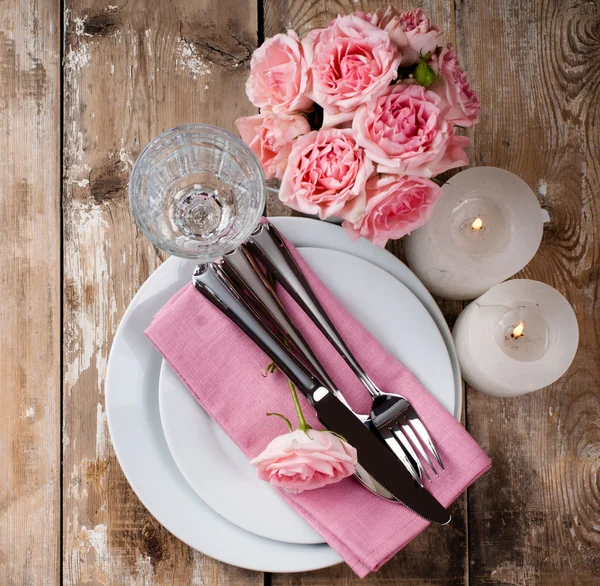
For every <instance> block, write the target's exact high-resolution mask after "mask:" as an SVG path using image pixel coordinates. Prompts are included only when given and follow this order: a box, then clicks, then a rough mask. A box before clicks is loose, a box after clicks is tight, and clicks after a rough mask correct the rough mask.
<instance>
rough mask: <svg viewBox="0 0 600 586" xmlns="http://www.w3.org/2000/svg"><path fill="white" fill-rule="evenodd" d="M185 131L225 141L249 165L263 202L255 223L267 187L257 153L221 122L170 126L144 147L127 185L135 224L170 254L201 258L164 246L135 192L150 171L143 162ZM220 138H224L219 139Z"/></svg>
mask: <svg viewBox="0 0 600 586" xmlns="http://www.w3.org/2000/svg"><path fill="white" fill-rule="evenodd" d="M182 135H184V136H185V135H187V136H198V137H201V138H202V137H206V143H207V146H208V147H210V146H211V145H212V146H215V147H217V148H219V147H220V146H223V144H222V143H226V144H227V146H228V147H230V149H229V155H230V156H231V157H232V158H233V159H235V160H237V163H238V165H241V166H248V167H249V175H250V177H249V179H250V180H251V181H253V182H254V181H256V184H257V185H256V187H257V190H258V193H257V194H256V195H257V197H258V201H259V202H260V206H258V207H257V212H256V221H255V224H256V223H258V221H259V220H260V218H261V216H262V215H263V214H264V207H265V205H266V192H267V188H266V181H265V174H264V170H263V167H262V165H261V163H260V161H259V160H258V158H257V156H256V155H255V154H254V153H253V152H252V150H251V149H250V148H249V147H248V145H246V143H244V142H243V141H242V140H241V139H240V138H239V137H237V136H235V135H234V134H232V133H231V132H229V131H228V130H225V129H223V128H220V127H218V126H213V125H211V124H200V123H193V124H182V125H179V126H174V127H173V128H169V129H168V130H165V131H164V132H162V133H161V134H159V135H157V136H156V137H154V138H153V139H152V140H151V141H150V142H149V143H148V144H147V145H146V146H145V147H144V149H143V150H142V152H141V153H140V155H139V156H138V158H137V159H136V161H135V163H134V165H133V168H132V171H131V175H130V177H129V185H128V200H129V207H130V210H131V212H132V215H133V218H134V220H135V223H136V225H137V226H138V228H139V229H140V230H141V231H142V233H143V234H144V236H145V237H146V238H148V239H149V240H150V241H151V242H152V244H153V245H154V246H157V247H158V248H160V249H161V250H164V251H165V252H167V253H168V254H171V255H174V256H178V257H181V258H200V257H201V255H196V254H188V253H186V252H185V251H184V250H181V249H180V248H179V247H178V248H174V247H172V246H165V243H164V242H158V241H157V239H156V237H155V235H154V234H152V231H151V230H148V226H147V225H146V222H145V221H144V220H143V218H142V216H141V215H140V214H139V213H138V212H139V211H140V201H139V197H138V196H137V195H136V193H137V192H138V191H139V190H140V189H141V188H142V186H143V184H144V176H145V175H147V173H142V170H143V168H144V166H153V164H154V163H155V161H156V160H157V159H158V158H159V157H160V155H161V154H162V152H163V148H161V147H164V146H166V145H168V144H169V142H170V141H171V140H172V139H174V138H175V137H177V136H182ZM218 139H221V140H220V141H219V140H218ZM182 146H183V147H185V143H182ZM248 235H249V233H248ZM244 239H245V238H242V239H241V240H239V242H236V244H235V246H238V245H239V244H241V243H242V242H243V240H244ZM237 240H238V238H236V239H234V241H237ZM235 246H234V248H235ZM228 248H229V247H228Z"/></svg>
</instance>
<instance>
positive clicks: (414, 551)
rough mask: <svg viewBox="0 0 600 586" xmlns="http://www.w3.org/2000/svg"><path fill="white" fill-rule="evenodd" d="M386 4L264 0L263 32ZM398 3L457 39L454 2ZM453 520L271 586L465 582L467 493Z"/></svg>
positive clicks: (274, 204)
mask: <svg viewBox="0 0 600 586" xmlns="http://www.w3.org/2000/svg"><path fill="white" fill-rule="evenodd" d="M385 4H386V3H385V2H384V3H381V2H378V1H376V0H373V1H369V2H354V1H353V0H344V1H336V2H322V1H320V0H313V1H310V2H304V1H299V0H298V1H292V2H288V1H285V2H283V1H279V0H265V2H264V14H265V36H267V37H268V36H273V35H275V34H277V33H278V32H283V31H285V30H287V29H288V28H291V29H294V30H295V31H296V32H297V33H298V34H300V35H302V34H304V33H306V32H307V31H309V30H310V29H312V28H315V27H322V26H326V25H327V24H328V23H329V22H330V21H331V19H332V18H334V17H335V16H337V14H348V13H350V12H352V11H353V10H359V9H360V10H364V11H366V12H369V11H372V10H375V9H376V8H378V7H380V6H384V5H385ZM394 4H395V5H396V6H397V7H398V8H401V9H410V8H414V7H416V6H418V5H421V6H422V7H423V8H424V9H425V10H426V11H427V12H428V14H429V15H430V17H431V19H432V20H433V21H434V22H436V23H437V24H439V25H440V26H441V27H442V28H443V29H444V31H445V32H446V37H445V38H446V40H447V41H448V42H454V40H455V38H454V10H453V6H452V4H451V3H447V2H442V1H435V0H431V1H429V2H421V3H417V2H410V1H403V2H395V3H394ZM268 212H269V214H271V215H280V214H283V213H289V210H286V208H283V207H282V205H281V203H280V202H278V201H277V200H275V199H274V198H271V199H270V201H269V204H268ZM389 249H390V250H391V251H392V252H393V253H394V254H396V255H397V256H400V257H402V245H401V243H394V244H392V245H390V247H389ZM447 309H448V314H449V315H450V314H452V315H454V316H455V315H457V314H458V312H459V311H460V304H457V303H452V304H448V307H447ZM452 515H453V521H452V525H451V526H450V527H430V528H429V529H428V530H427V531H425V532H424V533H423V534H421V535H419V536H418V537H417V538H416V539H415V540H414V541H413V542H412V543H410V544H409V545H408V546H407V547H406V548H404V550H403V551H401V552H400V553H398V555H397V556H396V557H395V558H394V559H393V560H392V561H390V562H389V563H388V564H386V565H385V566H384V567H383V568H382V569H381V570H380V571H379V572H377V574H374V575H371V576H369V577H367V578H365V579H364V580H359V579H358V578H357V577H356V576H355V575H354V573H353V572H352V571H351V570H350V569H349V568H348V567H347V566H346V565H340V566H337V567H335V568H330V569H327V570H321V571H318V572H308V573H305V574H275V575H273V576H272V583H273V585H277V586H284V585H286V586H292V585H294V586H300V585H302V586H331V585H332V584H344V585H348V586H349V585H351V584H357V585H358V584H365V585H368V584H395V583H403V584H404V583H407V584H408V583H411V584H445V585H446V584H447V585H453V584H456V585H458V584H465V583H466V582H467V572H468V564H467V517H466V515H467V513H466V495H463V496H462V497H461V498H460V499H459V500H458V501H457V502H456V503H455V504H454V505H453V507H452Z"/></svg>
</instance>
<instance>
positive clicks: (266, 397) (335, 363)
mask: <svg viewBox="0 0 600 586" xmlns="http://www.w3.org/2000/svg"><path fill="white" fill-rule="evenodd" d="M294 254H295V256H296V258H297V260H298V262H299V264H300V266H301V267H302V269H303V271H304V273H305V275H306V276H307V278H308V280H309V282H310V284H311V286H312V287H313V288H314V290H315V293H316V294H317V296H318V298H319V300H320V301H321V303H322V304H323V307H324V308H325V309H326V311H327V313H328V314H329V316H330V317H331V319H332V321H333V323H334V325H335V326H336V327H337V328H338V329H339V331H340V333H341V335H342V337H343V338H344V340H345V341H346V342H347V344H348V346H349V348H350V350H351V351H352V352H353V353H354V354H355V356H356V357H357V358H358V360H359V361H360V363H361V364H363V365H364V366H365V368H366V370H367V371H368V372H369V374H370V376H371V377H372V378H373V380H374V381H375V383H376V384H377V385H379V386H380V387H381V388H382V389H384V390H385V391H387V392H392V393H400V394H402V395H404V396H406V397H407V398H408V399H409V401H410V402H411V403H412V404H413V405H414V407H415V408H416V410H417V412H418V413H419V416H420V417H421V419H422V420H423V421H424V423H425V425H426V426H427V427H428V430H429V431H430V433H431V435H432V436H433V438H434V441H435V443H436V446H437V447H438V449H439V451H440V455H441V457H442V459H443V461H444V464H445V466H446V471H445V472H444V473H442V474H441V475H440V477H439V478H435V480H434V481H433V482H432V483H428V484H427V487H428V489H429V490H431V492H432V493H433V494H434V496H435V497H436V498H437V499H438V500H439V501H440V502H441V503H442V504H443V505H444V506H449V505H450V503H452V502H453V501H454V500H455V499H456V498H457V497H458V495H459V494H461V493H462V492H463V491H464V490H465V489H466V488H467V487H468V486H469V484H471V483H472V482H473V481H474V480H475V479H476V478H478V477H479V476H480V475H481V474H483V473H484V472H485V471H486V470H488V468H489V467H490V461H489V459H488V457H487V456H486V455H485V453H484V452H483V451H482V450H481V448H480V447H479V446H478V445H477V443H476V442H475V440H473V438H472V437H471V436H470V435H469V434H468V433H467V432H466V431H465V429H464V428H463V427H462V426H461V425H460V423H459V422H458V421H456V419H454V417H452V415H450V414H449V413H448V412H447V411H446V410H445V409H444V408H443V407H442V406H441V405H440V404H439V403H438V402H437V401H436V400H435V399H434V398H433V397H432V396H431V395H430V394H429V393H428V392H427V391H426V390H425V389H424V388H423V386H422V385H421V384H420V383H419V382H418V381H417V380H416V379H415V377H414V376H413V375H412V373H411V372H410V371H409V370H408V369H407V368H405V367H404V366H403V365H402V364H400V363H399V362H398V361H397V360H396V359H395V358H393V357H392V356H390V355H389V354H388V353H387V352H386V351H385V350H384V349H383V348H382V347H381V345H380V344H379V342H378V341H377V340H376V339H375V338H374V337H373V336H372V335H371V334H370V333H369V332H368V331H367V330H366V329H365V328H364V327H363V326H362V325H360V324H359V323H358V322H357V321H356V320H355V319H354V318H353V317H352V316H351V315H350V314H349V313H348V311H347V310H346V309H345V308H344V307H343V306H342V305H341V303H340V302H339V301H338V300H337V299H336V298H335V297H334V296H333V295H332V294H331V292H330V291H329V290H328V289H327V288H326V287H325V286H324V285H323V284H322V283H321V282H320V281H319V280H318V279H317V277H316V276H315V275H314V274H313V273H312V271H311V270H310V269H309V268H308V266H307V265H306V263H305V262H304V260H303V259H302V258H301V257H300V255H299V254H298V252H297V251H294ZM282 297H283V298H284V303H285V305H286V307H287V309H288V310H289V312H290V313H291V314H292V317H293V318H294V319H295V321H296V323H297V324H298V325H299V327H300V330H301V331H302V333H303V334H304V335H305V336H306V338H307V340H308V342H309V343H310V345H311V347H312V348H313V350H314V352H315V354H316V355H317V356H318V358H319V359H320V360H321V362H322V363H323V365H324V366H325V368H326V370H327V371H328V372H329V373H330V374H331V376H332V378H333V379H334V381H335V382H336V383H337V384H338V386H339V388H340V389H342V391H343V393H344V396H345V397H346V399H347V400H348V402H349V403H350V405H351V406H352V407H353V408H354V409H355V410H356V411H360V412H363V413H368V412H369V411H370V397H369V394H368V393H367V391H366V390H365V389H364V387H363V386H362V385H361V383H360V382H359V381H358V379H357V378H356V377H355V376H354V374H353V373H352V372H351V371H350V369H349V368H348V367H347V366H346V364H345V362H344V361H343V359H342V358H341V357H340V356H339V355H338V354H337V353H336V352H335V350H333V348H332V347H331V345H330V344H329V343H328V342H327V340H326V339H325V338H324V337H323V336H322V334H321V333H320V332H319V331H318V330H317V328H316V327H315V326H314V325H313V324H312V322H311V321H310V319H309V318H308V317H307V316H306V315H305V314H304V313H303V312H302V311H301V310H300V309H299V308H298V307H297V306H296V305H295V303H294V302H293V301H292V300H291V299H290V298H289V297H287V296H286V295H285V294H283V295H282ZM146 334H147V336H148V338H149V339H150V340H151V341H152V343H153V344H154V345H155V346H156V348H157V349H158V351H159V352H160V353H161V354H162V356H163V357H164V358H165V360H167V362H168V363H169V364H170V365H171V367H172V368H173V369H174V370H175V372H177V374H178V375H179V377H180V378H181V380H182V381H183V382H184V383H185V384H186V386H187V387H188V389H189V390H190V391H191V393H192V394H193V395H194V397H196V399H197V400H198V402H199V403H200V404H201V405H202V407H203V408H204V409H205V410H206V411H207V412H208V413H209V415H210V416H211V417H212V418H214V420H215V421H217V423H218V424H219V425H220V426H221V427H222V428H223V429H224V430H225V432H226V433H227V434H228V435H229V436H230V437H231V438H232V439H233V441H234V442H235V443H236V444H237V445H238V446H239V448H240V449H241V450H242V451H243V452H244V453H245V454H246V456H247V457H248V458H253V457H255V456H257V455H258V454H259V453H260V452H262V451H263V450H264V448H265V447H266V446H267V444H268V443H269V442H270V441H271V440H272V439H273V438H274V437H275V436H277V435H280V434H282V433H285V432H286V429H285V426H284V425H283V424H282V422H281V420H280V419H279V418H277V417H267V416H266V413H267V412H272V411H277V412H280V413H283V414H284V415H286V416H287V417H288V419H290V420H291V421H292V422H293V421H296V418H295V411H294V407H293V404H292V399H291V397H290V393H289V390H288V388H287V385H286V383H285V378H284V376H283V375H282V374H281V373H276V374H274V375H270V376H268V377H265V376H264V371H265V367H266V366H267V364H268V363H269V362H270V360H269V358H268V357H267V356H266V355H265V354H263V352H262V351H261V350H259V349H258V348H257V347H256V346H255V345H254V343H253V342H252V341H250V340H249V339H248V338H247V337H246V336H245V335H244V334H243V333H242V332H241V331H240V330H239V329H238V328H237V327H236V326H235V325H234V324H233V323H231V322H230V321H229V320H228V319H227V318H226V317H225V316H223V315H222V314H221V313H220V312H219V311H218V310H217V309H216V308H215V307H213V306H212V305H211V304H210V303H209V302H208V301H206V300H205V299H204V297H203V296H202V295H201V294H200V293H198V292H197V291H196V290H195V289H194V287H193V286H192V285H188V286H186V287H184V288H183V289H182V290H181V291H180V292H179V293H177V294H176V295H175V296H174V297H173V298H172V299H171V300H170V301H169V303H168V304H167V305H166V306H165V307H163V308H162V309H161V310H160V311H159V312H158V314H157V315H156V316H155V319H154V321H153V323H152V324H151V325H150V327H149V328H148V329H147V330H146ZM399 335H402V334H401V333H400V332H399ZM300 399H301V401H302V406H303V409H304V413H305V415H306V416H307V420H308V423H309V424H310V425H312V426H314V427H315V428H317V429H320V428H322V426H321V425H320V424H319V422H318V420H317V419H316V417H315V416H314V411H313V409H312V408H311V407H310V405H309V404H308V402H307V401H306V400H304V397H300ZM199 447H200V446H199ZM281 496H282V498H284V499H285V500H286V501H287V502H288V503H289V505H290V506H291V507H293V508H294V509H295V510H296V511H298V512H299V513H300V514H301V515H302V516H303V517H304V518H305V519H306V520H307V521H308V523H310V524H311V525H312V526H313V527H314V528H315V529H316V530H317V531H318V532H319V533H320V534H321V535H322V536H323V538H324V539H325V540H326V541H327V543H328V544H329V545H330V546H331V547H332V548H333V549H334V550H335V551H337V552H338V553H339V554H340V556H341V557H342V558H343V559H344V560H345V561H346V562H347V563H348V565H349V566H350V567H351V568H352V569H353V570H354V571H355V572H356V574H358V576H360V577H361V578H362V577H364V576H366V575H367V574H368V573H369V572H371V571H374V570H377V569H378V568H379V567H380V566H381V565H382V564H384V563H385V562H386V561H388V560H389V559H390V558H391V557H392V556H393V555H394V554H395V553H396V552H397V551H398V550H400V549H401V548H403V547H404V546H405V545H406V544H407V543H408V542H409V541H410V540H411V539H413V538H414V537H415V536H416V535H418V534H419V533H420V532H421V531H423V529H425V527H427V525H428V522H427V521H425V520H423V519H421V518H420V517H418V516H417V515H415V514H414V513H412V512H411V511H409V510H408V509H406V508H405V507H403V506H402V505H400V504H394V503H391V502H388V501H386V500H384V499H381V498H379V497H377V496H375V495H373V494H372V493H370V492H369V491H368V490H366V489H365V488H363V487H362V486H361V485H360V484H359V483H358V482H357V481H356V480H355V479H353V478H347V479H345V480H342V481H341V482H339V483H337V484H334V485H330V486H327V487H324V488H321V489H318V490H314V491H305V492H303V493H301V494H299V495H289V494H284V493H283V492H282V493H281ZM449 530H450V529H449Z"/></svg>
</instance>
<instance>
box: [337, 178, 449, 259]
mask: <svg viewBox="0 0 600 586" xmlns="http://www.w3.org/2000/svg"><path fill="white" fill-rule="evenodd" d="M441 193H442V190H441V188H440V187H439V186H438V185H436V184H435V183H434V182H433V181H431V180H429V179H424V178H422V177H405V176H402V175H381V176H376V177H373V178H372V179H370V180H369V181H368V182H367V205H366V208H365V213H364V215H363V216H362V217H361V218H360V220H359V221H358V222H356V223H354V224H352V223H350V222H344V227H345V228H346V229H347V230H348V232H349V233H350V236H351V238H353V239H357V238H359V237H360V236H362V237H363V238H367V239H368V240H370V241H371V242H373V243H374V244H376V245H377V246H381V248H383V247H385V244H386V242H387V241H388V240H389V239H396V238H402V236H404V235H406V234H408V233H410V232H412V231H413V230H416V229H417V228H420V227H421V226H423V225H424V224H425V223H426V222H427V221H428V220H429V218H430V217H431V213H432V211H433V205H434V204H435V202H436V201H437V199H438V197H440V195H441Z"/></svg>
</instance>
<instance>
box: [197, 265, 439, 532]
mask: <svg viewBox="0 0 600 586" xmlns="http://www.w3.org/2000/svg"><path fill="white" fill-rule="evenodd" d="M192 282H193V284H194V286H195V287H196V289H197V290H198V291H200V293H202V295H204V297H206V298H207V299H208V300H209V301H210V302H211V303H213V304H214V305H215V306H216V307H217V308H218V309H220V310H221V311H222V312H223V313H224V314H225V315H226V316H227V317H229V319H231V320H232V321H233V322H234V323H235V324H236V325H237V326H238V327H239V328H240V329H241V330H242V331H244V332H245V333H246V335H248V336H249V337H250V338H251V339H252V340H253V341H254V342H255V343H256V344H257V345H258V346H259V347H260V348H261V349H262V350H263V351H264V352H265V353H266V354H267V355H268V356H269V357H270V358H271V360H273V362H274V363H275V364H276V365H277V366H278V368H279V369H280V370H281V371H282V372H283V373H284V374H285V375H286V376H287V377H288V378H289V379H290V380H291V381H292V382H293V383H294V384H295V385H296V387H297V388H298V390H300V392H302V393H303V394H304V395H305V396H306V398H307V399H308V401H309V402H310V403H311V405H312V406H313V407H314V409H315V410H316V412H317V416H318V418H319V420H320V421H321V422H322V423H323V424H324V425H325V427H327V428H328V429H329V430H331V431H334V432H336V433H339V434H340V435H342V436H344V437H345V438H346V440H347V441H348V442H349V443H350V444H351V445H353V446H354V447H355V448H356V450H357V452H358V461H359V466H357V469H358V470H357V473H358V474H361V473H362V474H363V478H362V479H361V480H362V481H364V482H370V483H371V484H373V483H378V484H380V485H381V486H382V487H384V488H385V489H386V490H387V491H388V492H389V493H391V494H392V495H393V496H394V497H395V498H396V499H397V500H398V501H400V502H401V503H402V504H404V505H405V506H406V507H407V508H409V509H410V510H412V511H413V512H415V513H416V514H418V515H420V516H421V517H423V518H424V519H427V520H428V521H431V522H434V523H440V524H446V523H448V522H449V521H450V518H451V517H450V514H449V513H448V511H447V510H446V509H445V508H444V507H443V506H442V505H441V504H440V503H439V502H438V501H437V500H436V499H435V498H434V497H433V495H431V494H430V493H429V492H428V491H426V490H424V489H422V488H421V487H419V486H417V485H416V484H415V483H414V482H413V480H412V476H411V475H410V474H409V472H408V471H407V469H406V468H405V467H404V465H402V464H401V463H400V462H399V461H398V460H397V458H396V457H394V455H393V454H392V453H391V452H390V450H388V449H387V448H386V447H385V446H384V445H383V444H382V442H381V441H379V439H378V438H377V437H376V436H375V435H374V434H373V433H372V432H371V431H370V430H369V429H367V427H366V426H365V425H364V424H363V423H362V422H361V421H360V420H359V419H357V418H356V416H355V415H354V413H353V412H352V411H351V410H350V409H349V408H348V407H347V406H346V405H344V403H343V402H342V401H340V400H339V399H338V398H337V397H336V396H335V395H334V394H333V393H332V392H331V391H330V390H328V389H327V388H326V387H325V386H324V385H323V384H322V383H321V382H320V381H319V380H318V379H317V378H316V377H315V376H314V375H313V374H312V373H311V372H310V371H309V370H308V368H307V367H306V366H305V365H304V364H302V362H301V361H300V360H299V359H298V358H297V357H296V356H295V355H294V354H293V353H292V350H290V349H289V348H287V347H286V345H285V344H284V343H283V342H282V341H281V340H282V336H283V333H282V332H280V331H279V329H280V328H279V325H278V324H277V323H276V322H275V321H274V320H272V314H270V312H268V311H264V309H260V308H261V307H262V308H264V306H263V305H262V303H261V302H260V300H259V299H258V297H257V296H256V295H254V294H253V292H252V291H251V290H250V288H249V287H248V286H247V284H244V283H243V282H240V281H237V282H236V279H232V278H231V277H230V276H228V275H227V274H226V272H225V271H224V270H223V268H222V267H220V266H218V265H216V264H214V263H211V264H204V265H198V267H197V268H196V271H195V272H194V276H193V278H192ZM263 319H270V320H271V321H270V322H267V323H266V324H265V322H264V321H263Z"/></svg>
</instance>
